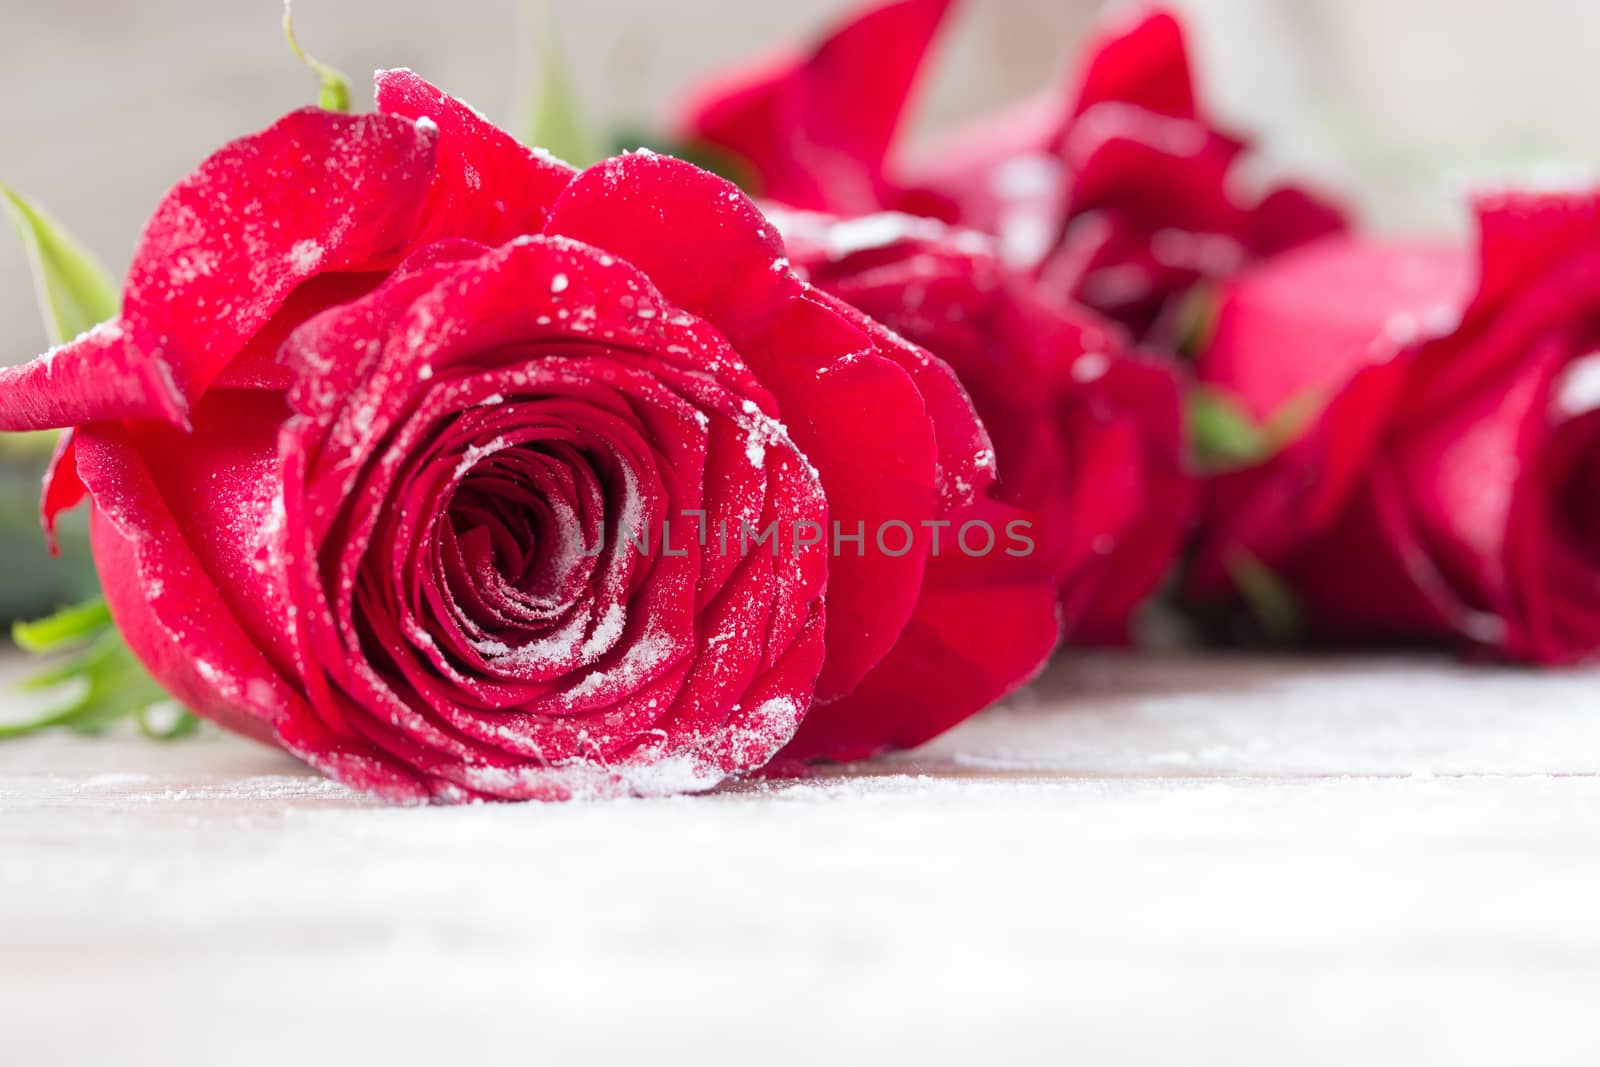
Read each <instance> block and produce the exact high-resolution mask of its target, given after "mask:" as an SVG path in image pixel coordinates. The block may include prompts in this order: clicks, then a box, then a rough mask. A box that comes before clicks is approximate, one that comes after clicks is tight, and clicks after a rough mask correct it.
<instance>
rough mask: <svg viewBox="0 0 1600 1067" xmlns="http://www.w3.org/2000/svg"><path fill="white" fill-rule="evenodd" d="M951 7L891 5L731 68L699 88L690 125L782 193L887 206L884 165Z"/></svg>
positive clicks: (856, 209) (909, 1)
mask: <svg viewBox="0 0 1600 1067" xmlns="http://www.w3.org/2000/svg"><path fill="white" fill-rule="evenodd" d="M950 5H951V0H899V2H897V3H890V4H882V5H880V6H877V7H873V8H870V9H868V10H867V11H865V12H863V13H862V14H860V15H857V16H856V17H855V18H853V19H852V20H851V21H849V22H847V23H845V24H844V25H842V26H840V27H838V28H837V29H835V30H833V31H832V32H831V33H830V34H829V35H827V36H826V37H824V38H823V39H822V40H821V41H820V42H818V43H817V44H816V45H815V46H813V48H812V49H811V50H810V52H809V53H807V54H805V55H801V56H794V55H792V54H784V55H781V56H778V57H775V58H773V59H771V60H768V61H766V62H764V63H762V64H759V65H758V66H757V67H755V68H754V69H752V70H747V71H741V72H737V73H734V74H728V75H723V76H722V77H721V78H720V79H718V80H717V81H716V82H714V83H712V84H710V85H708V86H706V87H704V88H702V89H700V90H699V91H698V92H697V93H696V94H695V98H694V100H693V101H692V102H691V103H690V105H689V106H688V107H687V109H686V112H685V117H684V119H683V120H682V123H683V129H684V132H685V134H686V135H687V136H689V137H691V138H695V139H698V140H700V141H703V142H705V143H707V144H711V145H714V146H716V147H718V148H720V149H723V150H725V151H728V152H730V153H732V154H733V155H734V156H736V157H737V158H738V159H739V160H740V161H742V162H743V163H745V164H746V165H748V166H749V167H750V168H751V169H752V170H753V171H754V172H755V176H756V177H757V178H758V179H759V182H760V191H761V194H762V195H763V196H766V197H770V198H771V199H773V200H777V201H779V202H781V203H785V204H789V205H791V206H794V207H801V208H807V209H811V210H826V211H837V212H840V213H845V214H859V213H863V212H867V211H872V210H875V209H877V208H879V207H882V206H884V198H885V196H886V193H887V182H886V180H885V177H884V167H885V162H886V160H887V157H888V155H889V151H890V148H891V146H892V145H893V143H894V138H895V133H896V132H897V130H898V129H899V128H900V123H901V119H902V117H903V115H904V112H905V110H906V105H907V103H908V101H909V100H910V98H911V95H912V92H913V90H914V89H915V87H916V84H917V81H918V78H919V76H920V74H921V72H922V70H923V67H924V64H925V62H926V59H927V54H928V49H929V48H930V46H931V45H932V43H933V39H934V37H935V35H936V34H937V33H938V30H939V27H940V26H941V25H942V24H943V22H944V18H945V15H946V13H947V12H948V10H949V8H950Z"/></svg>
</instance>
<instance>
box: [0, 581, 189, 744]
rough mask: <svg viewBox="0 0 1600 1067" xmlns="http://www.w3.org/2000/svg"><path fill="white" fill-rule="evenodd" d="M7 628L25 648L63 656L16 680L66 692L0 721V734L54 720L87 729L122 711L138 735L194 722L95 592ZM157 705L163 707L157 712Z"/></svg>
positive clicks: (159, 735) (167, 733) (168, 735)
mask: <svg viewBox="0 0 1600 1067" xmlns="http://www.w3.org/2000/svg"><path fill="white" fill-rule="evenodd" d="M12 634H13V636H14V637H15V638H16V640H17V643H18V644H19V645H21V646H22V647H23V648H25V649H27V650H28V651H30V652H34V653H52V654H60V655H62V656H63V658H62V659H61V660H60V662H58V663H56V664H54V665H53V666H50V667H47V668H45V669H44V670H42V671H40V672H39V673H37V674H35V675H34V676H32V677H31V678H28V679H26V680H25V681H24V682H23V683H22V685H21V688H22V689H23V690H25V691H32V692H38V691H45V690H52V689H58V688H66V689H67V690H68V695H67V696H65V697H64V698H63V702H62V703H60V704H58V705H57V706H56V707H54V708H52V709H50V710H49V711H46V712H44V713H43V714H40V715H36V716H34V717H33V718H32V719H28V720H25V721H23V722H19V723H0V740H3V739H6V738H14V737H23V736H26V735H28V734H33V733H37V732H39V731H40V730H46V729H51V728H56V727H59V728H64V729H68V730H71V731H73V732H75V733H81V734H95V733H99V732H100V731H102V730H104V729H106V728H107V727H108V726H110V725H112V724H113V723H116V722H119V721H121V720H123V719H127V718H132V719H134V720H135V722H136V723H137V724H138V726H139V729H140V732H142V733H143V734H144V735H145V736H146V737H150V738H152V739H156V740H171V739H174V738H178V737H183V736H185V735H187V734H190V733H193V732H194V730H195V728H196V727H197V725H198V721H197V720H195V718H194V716H193V715H191V714H190V713H189V712H187V711H185V710H183V709H182V708H178V707H176V706H175V705H173V704H172V698H171V697H170V696H168V695H167V693H166V692H165V691H163V690H162V688H161V686H160V685H158V684H157V683H156V681H155V679H153V678H151V677H150V675H149V674H148V673H146V672H145V669H144V666H143V665H142V664H140V662H139V660H138V658H137V657H135V656H134V654H133V652H132V650H130V649H129V648H128V645H127V642H125V641H123V639H122V634H121V633H120V632H118V630H117V628H116V625H115V624H114V623H113V622H112V619H111V612H110V610H109V609H108V608H107V607H106V602H105V601H104V600H103V599H101V600H95V601H90V602H88V603H85V604H80V605H77V606H76V607H71V608H67V609H65V610H64V611H61V612H58V613H56V614H55V615H52V616H51V617H50V618H48V619H41V620H39V621H37V622H31V623H18V624H17V625H16V626H14V627H13V629H12ZM158 708H159V709H164V712H165V714H162V715H158V714H157V711H156V709H158Z"/></svg>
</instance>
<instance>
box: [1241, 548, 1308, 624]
mask: <svg viewBox="0 0 1600 1067" xmlns="http://www.w3.org/2000/svg"><path fill="white" fill-rule="evenodd" d="M1228 573H1229V574H1230V575H1231V576H1232V578H1233V583H1234V585H1235V586H1236V587H1237V588H1238V590H1239V594H1240V596H1242V597H1243V598H1244V602H1245V604H1246V605H1247V606H1248V607H1249V608H1250V612H1251V614H1253V615H1254V616H1255V617H1256V620H1257V621H1258V622H1260V623H1261V626H1262V629H1263V630H1264V631H1265V632H1266V636H1267V637H1268V639H1270V640H1272V641H1274V642H1277V643H1280V644H1292V643H1294V642H1295V641H1297V640H1299V638H1300V636H1301V635H1302V634H1303V633H1304V632H1305V608H1304V607H1303V606H1302V605H1301V603H1300V598H1299V596H1298V595H1296V593H1295V591H1294V589H1293V588H1292V587H1291V586H1290V585H1289V583H1288V582H1286V581H1284V580H1283V578H1282V576H1280V575H1279V574H1278V573H1277V572H1276V571H1274V570H1272V569H1271V568H1270V567H1268V566H1266V565H1265V564H1264V563H1262V562H1261V561H1260V560H1259V559H1257V558H1256V557H1255V556H1253V555H1251V554H1250V553H1248V552H1241V553H1239V554H1238V555H1236V556H1234V557H1233V559H1231V560H1230V561H1229V562H1228Z"/></svg>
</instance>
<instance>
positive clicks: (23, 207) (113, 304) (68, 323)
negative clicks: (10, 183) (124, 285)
mask: <svg viewBox="0 0 1600 1067" xmlns="http://www.w3.org/2000/svg"><path fill="white" fill-rule="evenodd" d="M0 206H4V208H5V211H6V214H7V215H8V216H9V217H10V218H11V222H12V225H14V226H15V227H16V230H17V236H18V237H19V238H20V239H21V240H22V248H23V251H24V253H25V254H26V255H27V257H28V267H29V269H30V270H31V271H32V272H33V288H34V292H35V293H36V294H38V299H39V313H40V315H41V316H42V317H43V319H44V328H45V332H46V334H48V336H49V338H50V343H51V344H53V345H59V344H65V343H66V342H67V341H70V340H72V339H73V338H74V337H76V336H78V335H79V334H81V333H83V332H84V331H85V330H88V329H89V328H90V327H92V326H94V325H96V324H98V323H101V322H104V321H105V320H106V319H109V318H111V317H113V316H114V315H116V313H117V305H118V302H119V297H118V294H117V286H116V284H115V283H114V282H113V281H112V280H111V275H110V274H109V273H107V271H106V269H105V267H103V266H101V265H100V261H99V260H97V259H96V258H95V257H94V254H93V253H91V252H90V251H89V250H88V249H87V248H85V247H84V246H83V245H82V243H80V242H79V241H78V240H77V238H75V237H73V236H72V234H70V233H68V232H67V230H66V229H65V228H64V227H63V226H62V225H61V224H60V223H58V222H57V221H56V220H55V219H54V218H52V217H51V216H50V214H49V213H48V212H46V211H45V210H44V209H43V208H41V207H39V206H38V205H37V204H34V203H31V202H30V201H28V200H27V199H25V198H24V197H22V196H21V195H20V194H18V193H16V192H15V191H13V190H11V189H10V188H7V187H6V186H5V185H0Z"/></svg>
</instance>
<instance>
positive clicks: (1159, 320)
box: [682, 0, 1343, 345]
mask: <svg viewBox="0 0 1600 1067" xmlns="http://www.w3.org/2000/svg"><path fill="white" fill-rule="evenodd" d="M949 7H950V3H949V0H903V2H900V3H895V4H888V5H884V6H881V7H877V8H873V9H870V10H869V11H868V12H867V13H865V14H863V15H861V16H860V17H858V18H857V19H855V20H854V21H852V22H849V23H847V24H845V25H844V26H842V27H840V28H839V29H837V30H836V31H834V32H833V33H832V34H831V35H830V36H828V37H827V38H826V39H825V40H824V41H822V42H821V43H820V44H818V45H817V46H816V47H815V48H814V49H812V50H811V51H810V52H809V53H808V54H806V55H804V56H801V57H799V58H793V57H782V58H779V59H777V60H775V61H772V62H769V63H767V64H765V65H763V66H761V67H759V68H757V69H755V70H753V71H751V72H747V73H742V74H737V75H730V76H725V77H723V78H720V79H718V80H717V81H716V82H715V83H714V84H713V85H711V86H709V87H708V88H706V89H705V90H703V91H702V92H701V93H699V94H698V95H697V96H696V97H695V98H694V100H693V101H692V102H691V103H690V104H689V106H688V107H687V108H686V117H685V118H684V119H683V122H682V125H683V132H684V134H685V136H688V137H691V138H695V139H698V140H699V141H702V142H704V143H707V144H710V145H712V146H715V147H716V148H718V149H721V150H723V151H726V152H728V153H730V154H732V155H733V156H735V157H737V158H738V159H739V160H741V161H742V162H743V163H744V164H745V165H746V166H747V167H748V169H749V170H750V171H751V172H752V173H753V174H754V175H755V178H756V179H757V181H758V182H759V189H760V192H761V193H762V194H763V195H765V196H768V197H770V198H772V199H774V200H779V201H783V202H786V203H789V204H791V205H792V206H795V207H799V208H804V209H807V210H815V211H827V212H831V213H834V214H840V215H857V214H865V213H868V212H870V211H873V210H884V209H891V210H900V211H907V212H911V213H913V214H924V215H932V216H936V217H939V218H942V219H944V220H945V221H949V222H958V223H960V224H961V225H962V226H965V227H968V228H971V229H977V230H982V231H984V232H987V233H991V234H995V235H997V236H998V237H999V238H1000V241H1001V250H1002V253H1003V255H1004V257H1005V260H1006V262H1007V264H1008V265H1010V266H1012V267H1013V268H1016V269H1018V270H1023V271H1027V272H1029V273H1033V274H1035V275H1037V276H1038V277H1039V278H1040V279H1041V281H1042V283H1043V291H1044V292H1047V293H1053V294H1055V295H1056V297H1057V298H1059V299H1060V300H1062V301H1065V300H1067V299H1072V300H1076V301H1078V302H1079V303H1082V304H1085V305H1087V306H1089V307H1091V308H1094V309H1095V310H1097V311H1099V312H1101V313H1102V314H1104V315H1106V316H1108V317H1109V318H1112V319H1115V320H1116V321H1118V322H1121V323H1122V324H1124V325H1125V326H1127V327H1129V328H1130V329H1131V330H1133V331H1134V333H1135V334H1136V335H1137V336H1139V337H1142V338H1149V339H1151V340H1154V341H1157V342H1160V343H1162V344H1165V345H1173V344H1176V342H1177V341H1178V340H1179V337H1178V334H1179V330H1180V327H1181V324H1180V323H1179V322H1178V319H1179V317H1180V316H1179V308H1178V301H1177V300H1176V299H1175V298H1177V297H1179V296H1181V295H1182V294H1183V293H1185V292H1186V291H1187V290H1188V289H1189V288H1190V287H1192V286H1193V285H1194V283H1195V282H1197V281H1199V280H1200V279H1202V278H1217V277H1225V276H1228V275H1231V274H1233V273H1234V272H1236V271H1237V270H1238V269H1240V268H1241V267H1242V266H1244V265H1246V264H1247V263H1249V262H1251V261H1252V260H1254V259H1257V258H1260V257H1265V256H1270V255H1274V254H1277V253H1278V252H1281V251H1284V250H1286V249H1289V248H1293V247H1295V246H1297V245H1300V244H1303V243H1305V242H1307V241H1310V240H1312V239H1314V238H1317V237H1320V236H1324V235H1326V234H1329V233H1332V232H1335V231H1337V230H1340V229H1342V228H1343V220H1342V217H1341V214H1340V212H1339V211H1338V210H1337V209H1336V208H1334V207H1332V206H1330V205H1329V204H1327V203H1324V202H1323V201H1321V200H1319V199H1317V198H1316V197H1313V196H1312V195H1310V194H1308V193H1306V192H1304V191H1302V190H1300V189H1297V188H1293V187H1285V188H1280V189H1276V190H1274V191H1271V192H1270V193H1268V194H1267V195H1265V196H1264V197H1263V198H1261V199H1259V200H1256V201H1254V202H1242V201H1241V200H1239V198H1238V197H1237V195H1236V193H1235V191H1234V190H1233V189H1231V188H1230V184H1231V183H1232V180H1233V179H1234V178H1235V177H1237V175H1236V174H1235V173H1234V171H1235V164H1236V163H1237V162H1238V160H1239V159H1240V157H1241V155H1243V154H1244V152H1245V151H1246V148H1247V145H1246V144H1245V142H1243V141H1241V140H1239V139H1237V138H1235V137H1233V136H1231V135H1229V134H1227V133H1224V132H1222V131H1220V130H1218V129H1217V128H1216V127H1214V126H1213V125H1212V124H1211V123H1210V121H1208V120H1207V119H1206V117H1205V116H1204V114H1203V113H1202V111H1201V109H1200V106H1199V104H1198V102H1197V100H1196V93H1195V87H1194V80H1193V78H1192V77H1191V74H1190V70H1189V59H1188V54H1187V51H1186V49H1185V47H1184V41H1183V33H1182V28H1181V26H1180V25H1179V23H1178V20H1177V19H1176V18H1175V17H1173V16H1172V15H1171V14H1168V13H1166V12H1165V11H1162V10H1160V9H1154V10H1141V12H1140V13H1139V15H1138V17H1137V18H1134V19H1131V20H1130V19H1124V20H1121V21H1119V22H1118V23H1117V24H1116V25H1114V26H1112V27H1110V28H1109V29H1108V30H1107V31H1106V32H1104V33H1102V34H1101V35H1100V36H1098V37H1097V38H1096V39H1095V40H1093V41H1092V42H1091V43H1090V44H1089V46H1088V47H1087V48H1086V50H1085V56H1086V58H1085V60H1084V61H1083V63H1082V73H1081V75H1080V76H1079V77H1078V78H1077V80H1076V81H1075V82H1074V83H1071V84H1070V85H1069V86H1068V87H1067V90H1066V91H1059V90H1058V91H1051V92H1047V93H1044V94H1041V95H1040V96H1038V97H1035V98H1033V99H1030V100H1025V101H1023V102H1022V103H1020V104H1019V105H1017V106H1016V107H1014V108H1012V109H1010V110H1008V111H1006V112H1003V113H1001V114H999V115H996V116H992V117H990V118H987V119H984V120H981V121H979V122H977V123H976V124H974V125H973V126H972V127H971V128H970V129H967V130H963V131H960V132H958V133H956V134H955V135H953V136H952V137H950V138H948V139H946V140H945V141H944V142H943V143H941V144H940V145H938V146H937V147H936V148H935V149H934V150H932V151H930V152H928V153H926V154H925V155H924V156H923V157H922V159H921V161H920V162H916V163H913V164H910V165H896V161H895V160H894V159H893V158H892V151H893V148H894V134H895V131H896V129H897V127H898V125H899V121H900V119H901V116H902V113H903V111H904V109H905V106H906V103H907V101H908V99H909V98H910V96H911V91H912V89H913V88H914V86H915V83H916V79H917V77H918V76H919V74H920V72H921V68H922V65H923V60H924V59H925V56H926V53H927V50H928V46H929V44H930V43H931V41H932V40H933V38H934V35H935V32H936V30H937V28H938V27H939V25H940V23H941V22H942V20H943V18H944V16H945V15H946V13H947V11H948V9H949Z"/></svg>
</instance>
